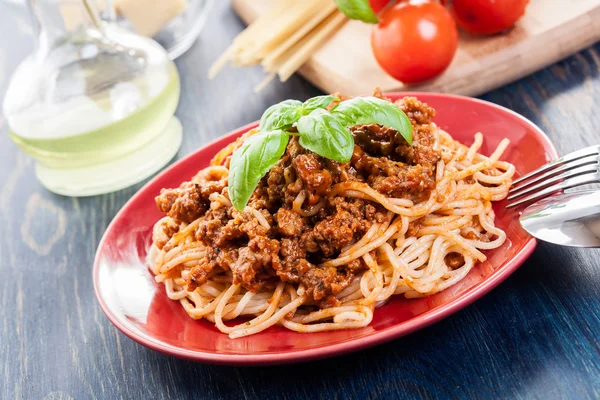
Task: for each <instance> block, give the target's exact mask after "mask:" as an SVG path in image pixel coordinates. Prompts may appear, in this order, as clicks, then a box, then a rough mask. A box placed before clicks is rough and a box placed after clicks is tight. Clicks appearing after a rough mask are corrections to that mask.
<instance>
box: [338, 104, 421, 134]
mask: <svg viewBox="0 0 600 400" xmlns="http://www.w3.org/2000/svg"><path fill="white" fill-rule="evenodd" d="M332 113H334V114H341V115H342V118H344V120H345V122H346V126H348V127H350V126H354V125H366V124H379V125H383V126H389V127H390V128H394V129H395V130H397V131H398V132H400V134H401V135H402V137H403V138H404V139H405V140H406V141H407V142H408V144H410V145H412V125H411V123H410V120H409V119H408V117H407V116H406V114H404V112H402V110H400V109H399V108H398V106H397V105H395V104H394V103H392V102H390V101H387V100H383V99H380V98H377V97H355V98H353V99H350V100H346V101H342V102H341V103H340V104H338V106H337V107H336V108H334V109H333V111H332Z"/></svg>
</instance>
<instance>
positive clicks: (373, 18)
mask: <svg viewBox="0 0 600 400" xmlns="http://www.w3.org/2000/svg"><path fill="white" fill-rule="evenodd" d="M334 1H335V5H336V6H337V8H339V9H340V11H341V12H343V13H344V14H346V16H347V17H348V18H350V19H358V20H360V21H363V22H367V23H369V24H376V23H378V22H379V20H378V19H377V15H375V12H373V9H372V8H371V5H370V4H369V0H334Z"/></svg>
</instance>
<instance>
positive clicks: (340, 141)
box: [296, 108, 354, 163]
mask: <svg viewBox="0 0 600 400" xmlns="http://www.w3.org/2000/svg"><path fill="white" fill-rule="evenodd" d="M296 127H297V128H298V133H299V134H300V146H302V147H304V148H305V149H307V150H310V151H312V152H314V153H317V154H318V155H320V156H323V157H325V158H329V159H331V160H335V161H338V162H342V163H346V162H348V161H350V158H351V157H352V152H353V151H354V138H353V137H352V134H351V133H350V131H349V130H348V128H347V127H346V125H344V124H343V121H340V118H337V117H336V116H334V115H332V114H331V113H330V112H329V111H327V110H324V109H322V108H318V109H316V110H314V111H313V112H311V113H310V114H309V115H305V116H304V117H302V118H300V119H299V120H298V124H297V125H296Z"/></svg>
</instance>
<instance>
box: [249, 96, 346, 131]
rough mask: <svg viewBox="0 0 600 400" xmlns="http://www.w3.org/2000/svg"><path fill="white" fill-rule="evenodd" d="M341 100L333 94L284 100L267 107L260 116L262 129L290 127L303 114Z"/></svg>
mask: <svg viewBox="0 0 600 400" xmlns="http://www.w3.org/2000/svg"><path fill="white" fill-rule="evenodd" d="M339 100H340V99H338V98H337V97H335V96H331V95H326V96H317V97H313V98H311V99H308V100H306V101H305V102H304V103H302V102H301V101H298V100H284V101H282V102H281V103H277V104H275V105H273V106H271V107H269V108H267V109H266V111H265V112H264V113H263V115H262V117H261V118H260V130H261V131H272V130H276V129H284V130H286V129H289V128H291V127H292V125H293V124H294V123H295V122H297V121H298V120H299V119H300V117H302V116H303V115H307V114H309V113H310V112H311V111H314V110H316V109H318V108H325V107H327V106H328V105H329V104H331V102H332V101H339Z"/></svg>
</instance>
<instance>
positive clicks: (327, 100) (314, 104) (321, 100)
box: [302, 95, 340, 115]
mask: <svg viewBox="0 0 600 400" xmlns="http://www.w3.org/2000/svg"><path fill="white" fill-rule="evenodd" d="M339 100H340V99H339V98H337V97H335V96H331V95H326V96H317V97H313V98H311V99H308V100H306V101H305V102H304V104H302V112H303V114H304V115H308V114H310V112H311V111H314V110H316V109H317V108H325V107H327V106H328V105H330V104H331V102H332V101H339Z"/></svg>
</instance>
